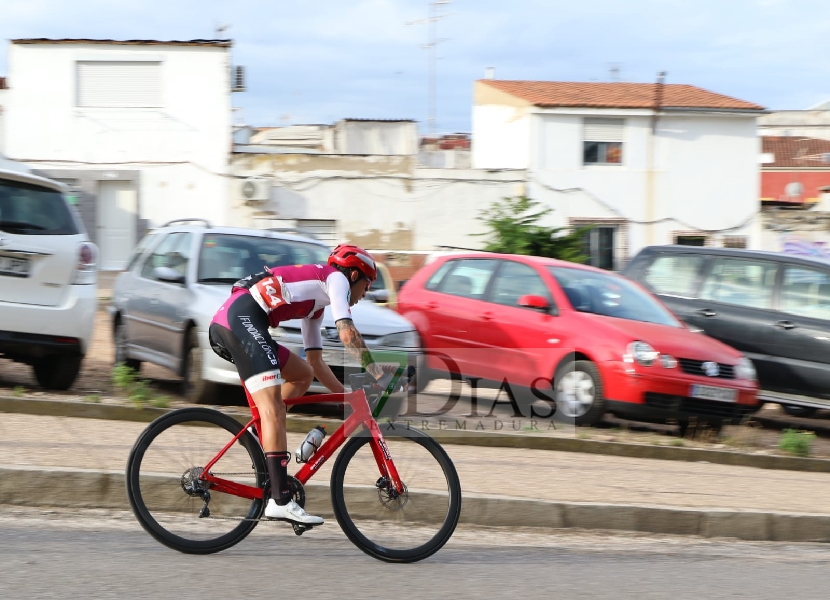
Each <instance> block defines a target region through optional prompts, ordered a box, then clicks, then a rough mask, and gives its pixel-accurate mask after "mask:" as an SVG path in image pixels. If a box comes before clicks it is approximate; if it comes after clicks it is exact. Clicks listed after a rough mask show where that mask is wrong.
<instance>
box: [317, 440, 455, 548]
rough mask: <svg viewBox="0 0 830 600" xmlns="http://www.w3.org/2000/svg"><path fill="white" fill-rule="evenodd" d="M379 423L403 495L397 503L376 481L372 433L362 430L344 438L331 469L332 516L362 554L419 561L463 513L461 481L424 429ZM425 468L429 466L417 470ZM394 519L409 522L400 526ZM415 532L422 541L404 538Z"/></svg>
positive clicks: (446, 537) (448, 533) (444, 539)
mask: <svg viewBox="0 0 830 600" xmlns="http://www.w3.org/2000/svg"><path fill="white" fill-rule="evenodd" d="M380 427H381V432H382V433H383V435H384V438H385V440H386V442H387V446H388V447H389V451H390V453H391V455H392V460H393V462H394V464H395V468H396V469H397V471H398V473H399V475H400V476H401V479H402V481H403V482H404V485H406V486H407V492H406V501H405V502H403V503H402V505H396V504H394V502H395V501H390V500H389V498H388V497H387V498H386V499H385V500H384V498H383V497H384V492H383V491H382V490H381V489H378V487H377V484H378V482H379V480H378V475H379V472H378V468H377V463H376V461H375V459H374V456H373V455H372V451H371V446H370V445H369V441H370V440H371V434H370V433H369V432H368V431H363V432H361V433H360V434H358V435H356V436H355V437H353V438H352V439H350V440H349V441H348V442H347V443H346V445H345V446H344V447H343V449H342V450H341V452H340V454H339V456H338V457H337V460H336V461H335V464H334V468H333V469H332V474H331V500H332V507H333V509H334V516H335V518H336V519H337V522H338V523H339V524H340V527H341V529H342V530H343V532H344V533H345V534H346V537H348V538H349V540H350V541H351V542H352V543H353V544H354V545H355V546H357V547H358V548H360V549H361V550H362V551H363V552H365V553H366V554H368V555H370V556H373V557H375V558H377V559H379V560H382V561H386V562H398V563H411V562H417V561H419V560H423V559H425V558H427V557H429V556H432V555H433V554H435V553H436V552H437V551H438V550H440V549H441V548H442V547H443V546H444V544H446V543H447V541H449V539H450V537H451V536H452V534H453V532H454V531H455V528H456V525H458V520H459V518H460V516H461V483H460V481H459V479H458V473H457V472H456V470H455V465H453V462H452V460H451V459H450V457H449V456H448V455H447V453H446V451H445V450H444V449H443V448H442V447H441V446H440V444H438V442H436V441H435V440H434V439H432V438H431V437H429V436H428V435H427V434H425V433H423V432H421V431H418V430H416V429H407V428H405V427H403V426H401V425H393V424H382V425H380ZM413 451H414V452H413ZM358 453H360V454H358ZM409 454H413V456H411V457H410V456H408V455H409ZM415 455H417V456H415ZM356 457H357V458H358V459H359V460H356ZM430 457H431V458H432V459H433V460H430ZM350 466H352V467H353V468H352V469H351V471H350V469H349V467H350ZM424 468H428V469H429V472H427V473H424V474H423V475H422V476H419V475H417V474H415V471H421V470H423V469H424ZM352 471H353V472H352ZM442 479H443V482H442ZM419 485H421V486H422V487H420V488H419V487H417V486H419ZM374 496H377V497H376V498H375V497H374ZM390 506H391V508H390ZM407 509H408V510H407ZM407 518H410V519H411V521H409V522H407V521H406V519H407ZM398 525H401V526H412V527H411V528H410V529H409V530H408V531H406V532H401V531H400V528H399V527H396V526H398ZM384 537H385V538H386V539H387V540H389V541H383V540H382V538H384ZM416 537H418V538H426V541H423V542H415V543H414V544H413V543H412V542H407V541H406V540H408V539H414V538H416Z"/></svg>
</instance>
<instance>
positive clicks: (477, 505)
mask: <svg viewBox="0 0 830 600" xmlns="http://www.w3.org/2000/svg"><path fill="white" fill-rule="evenodd" d="M306 492H307V494H308V502H309V504H308V506H314V505H316V504H318V503H319V504H320V506H319V507H317V506H314V508H313V509H312V510H313V511H314V513H315V514H320V515H322V516H323V517H326V518H329V519H331V518H332V517H333V513H332V512H331V505H330V501H329V497H328V494H329V486H328V485H327V484H309V485H308V486H306ZM55 497H60V499H61V506H63V507H65V508H97V509H102V508H103V509H120V510H126V508H127V507H128V505H129V504H128V502H127V498H126V495H125V492H124V473H122V472H120V471H95V470H90V469H72V468H26V467H0V504H11V505H19V506H54V503H55V502H54V498H55ZM376 500H377V499H376V498H375V501H376ZM460 523H463V524H470V525H481V526H490V527H536V528H538V527H544V528H551V529H572V528H578V529H603V530H620V531H634V532H641V533H650V534H664V535H666V534H668V535H696V536H701V537H707V538H712V537H726V538H737V539H741V540H752V541H775V542H830V515H817V514H804V513H782V512H762V511H749V510H725V509H712V510H697V509H688V508H671V507H665V506H655V505H627V504H600V503H589V502H549V501H545V500H530V499H523V498H505V497H502V496H490V495H484V494H465V495H464V496H463V507H462V511H461V520H460Z"/></svg>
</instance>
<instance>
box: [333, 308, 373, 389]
mask: <svg viewBox="0 0 830 600" xmlns="http://www.w3.org/2000/svg"><path fill="white" fill-rule="evenodd" d="M335 325H337V332H338V333H339V334H340V340H341V341H342V342H343V346H345V348H346V350H347V351H348V353H349V354H351V355H352V357H354V358H355V359H357V360H358V361H359V362H360V365H361V366H362V367H363V368H365V369H371V371H370V374H371V375H372V376H373V377H375V378H377V377H380V375H382V371H381V369H380V368H379V367H377V366H376V365H374V361H373V360H372V355H371V353H370V352H369V349H368V348H367V347H366V342H364V341H363V338H362V337H361V335H360V332H358V330H357V328H356V327H355V326H354V321H352V320H351V319H340V320H338V321H337V323H335ZM369 365H372V366H371V367H370V366H369ZM374 371H377V372H374Z"/></svg>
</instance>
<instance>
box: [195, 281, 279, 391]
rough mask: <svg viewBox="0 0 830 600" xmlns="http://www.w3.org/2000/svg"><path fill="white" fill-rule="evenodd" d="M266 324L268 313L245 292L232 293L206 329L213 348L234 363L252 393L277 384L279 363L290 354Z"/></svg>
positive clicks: (267, 322)
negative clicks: (275, 338)
mask: <svg viewBox="0 0 830 600" xmlns="http://www.w3.org/2000/svg"><path fill="white" fill-rule="evenodd" d="M269 327H270V323H269V321H268V315H267V314H266V313H265V311H263V310H262V308H260V307H259V305H258V304H257V303H256V301H255V300H254V299H253V297H251V294H249V293H247V292H245V293H238V294H235V295H234V296H231V297H230V298H229V299H228V300H227V301H226V302H225V304H224V305H222V308H220V309H219V311H218V312H217V313H216V316H214V317H213V321H212V322H211V324H210V328H209V329H208V337H209V339H210V346H211V348H213V351H214V352H216V354H218V355H219V356H221V357H222V358H224V359H225V360H228V361H230V362H232V363H234V364H235V365H236V370H237V371H238V372H239V378H240V379H241V380H242V383H243V384H244V385H245V388H246V389H247V390H248V391H249V392H251V393H253V392H257V391H259V390H261V389H264V388H267V387H271V386H275V385H280V384H281V383H282V382H283V379H282V377H281V376H280V366H281V365H284V364H285V363H286V362H287V361H288V356H289V354H291V352H290V351H289V350H288V348H286V347H284V346H280V345H279V344H277V342H276V341H274V338H272V337H271V334H269V333H268V328H269Z"/></svg>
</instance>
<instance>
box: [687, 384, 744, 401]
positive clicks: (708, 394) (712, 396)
mask: <svg viewBox="0 0 830 600" xmlns="http://www.w3.org/2000/svg"><path fill="white" fill-rule="evenodd" d="M689 395H690V396H691V397H692V398H702V399H704V400H718V401H720V402H735V400H736V399H737V397H738V390H733V389H729V388H722V387H715V386H713V385H697V384H695V385H692V390H691V393H690V394H689Z"/></svg>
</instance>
